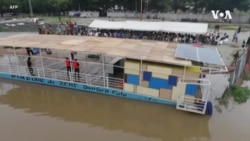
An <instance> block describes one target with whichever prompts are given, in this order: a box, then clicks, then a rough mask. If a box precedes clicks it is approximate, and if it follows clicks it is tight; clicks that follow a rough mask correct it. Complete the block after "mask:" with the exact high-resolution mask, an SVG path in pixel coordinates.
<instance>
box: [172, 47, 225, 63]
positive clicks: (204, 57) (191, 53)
mask: <svg viewBox="0 0 250 141" xmlns="http://www.w3.org/2000/svg"><path fill="white" fill-rule="evenodd" d="M175 57H176V58H181V59H187V60H192V61H197V62H202V63H207V64H213V65H220V66H225V63H224V62H223V60H222V58H221V56H220V54H219V52H218V50H217V49H216V48H215V49H213V48H197V47H193V46H192V45H188V44H178V45H177V48H176V51H175Z"/></svg>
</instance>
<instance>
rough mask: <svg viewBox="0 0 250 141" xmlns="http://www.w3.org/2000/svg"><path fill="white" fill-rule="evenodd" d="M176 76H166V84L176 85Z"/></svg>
mask: <svg viewBox="0 0 250 141" xmlns="http://www.w3.org/2000/svg"><path fill="white" fill-rule="evenodd" d="M177 79H178V78H177V76H172V75H169V76H168V84H169V85H171V86H177Z"/></svg>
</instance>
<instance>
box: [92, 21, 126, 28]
mask: <svg viewBox="0 0 250 141" xmlns="http://www.w3.org/2000/svg"><path fill="white" fill-rule="evenodd" d="M124 24H125V23H124V22H121V21H104V20H94V21H93V22H92V23H91V24H90V25H89V27H91V28H100V29H113V30H120V29H123V27H124Z"/></svg>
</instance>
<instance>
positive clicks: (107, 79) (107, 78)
mask: <svg viewBox="0 0 250 141" xmlns="http://www.w3.org/2000/svg"><path fill="white" fill-rule="evenodd" d="M106 81H107V82H106V84H107V88H109V77H106Z"/></svg>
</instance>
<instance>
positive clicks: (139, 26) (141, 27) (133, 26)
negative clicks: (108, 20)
mask: <svg viewBox="0 0 250 141" xmlns="http://www.w3.org/2000/svg"><path fill="white" fill-rule="evenodd" d="M161 27H162V22H141V21H125V22H124V29H125V30H135V31H161Z"/></svg>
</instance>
